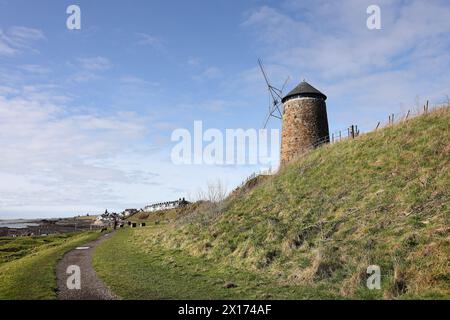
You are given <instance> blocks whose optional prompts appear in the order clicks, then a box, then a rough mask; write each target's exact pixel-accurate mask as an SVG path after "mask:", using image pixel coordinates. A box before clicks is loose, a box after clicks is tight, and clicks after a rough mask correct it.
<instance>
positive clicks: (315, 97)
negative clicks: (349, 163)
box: [258, 60, 330, 165]
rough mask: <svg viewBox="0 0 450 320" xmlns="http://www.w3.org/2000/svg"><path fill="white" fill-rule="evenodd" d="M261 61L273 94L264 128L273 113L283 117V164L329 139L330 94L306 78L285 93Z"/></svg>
mask: <svg viewBox="0 0 450 320" xmlns="http://www.w3.org/2000/svg"><path fill="white" fill-rule="evenodd" d="M258 63H259V66H260V68H261V71H262V73H263V75H264V79H265V81H266V83H267V88H268V91H269V94H270V97H271V105H269V114H268V116H267V119H266V121H265V123H264V128H265V127H266V126H267V123H268V121H269V119H270V118H271V117H274V118H277V119H281V120H282V133H281V155H280V160H281V165H284V164H286V163H287V162H289V161H291V160H292V159H293V158H295V157H296V156H298V155H299V154H301V153H304V152H306V151H307V150H310V149H311V148H315V147H318V146H320V145H322V144H324V143H329V142H330V134H329V129H328V116H327V106H326V102H325V101H326V100H327V96H326V95H324V94H323V93H322V92H320V91H319V90H317V89H316V88H314V87H313V86H311V85H310V84H309V83H307V82H306V81H302V82H301V83H300V84H299V85H298V86H296V87H295V88H294V89H293V90H292V91H291V92H289V93H288V94H287V95H285V96H284V97H283V89H281V90H280V89H277V88H276V87H274V86H272V85H271V84H270V83H269V80H268V77H267V75H266V72H265V71H264V68H263V66H262V63H261V61H260V60H258ZM286 83H287V81H286V82H285V85H286ZM285 85H283V88H284V86H285ZM281 109H282V110H281Z"/></svg>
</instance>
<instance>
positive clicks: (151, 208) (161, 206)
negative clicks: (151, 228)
mask: <svg viewBox="0 0 450 320" xmlns="http://www.w3.org/2000/svg"><path fill="white" fill-rule="evenodd" d="M188 203H189V202H188V201H186V199H185V198H182V199H178V200H176V201H167V202H159V203H155V204H151V205H148V206H146V207H145V208H144V210H143V211H144V212H156V211H161V210H169V209H175V208H179V207H182V206H185V205H187V204H188Z"/></svg>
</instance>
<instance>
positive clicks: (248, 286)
mask: <svg viewBox="0 0 450 320" xmlns="http://www.w3.org/2000/svg"><path fill="white" fill-rule="evenodd" d="M161 228H164V227H162V226H157V227H146V228H141V229H128V228H127V229H125V230H120V231H118V232H116V234H114V235H113V236H112V237H111V238H110V239H109V240H108V241H105V242H103V243H102V244H100V245H99V246H98V247H97V248H96V250H95V254H94V268H95V270H96V272H97V274H98V275H99V276H100V278H102V280H104V281H105V282H106V283H107V284H108V286H109V287H110V288H111V290H112V291H113V292H114V293H115V294H117V295H118V296H120V297H121V298H123V299H308V298H317V297H321V298H336V297H334V296H331V295H329V294H328V293H327V291H326V290H325V289H324V288H320V287H314V288H312V287H306V286H291V285H288V284H285V285H283V284H279V283H277V282H276V281H274V279H273V278H271V277H264V276H263V275H261V274H258V273H254V272H249V271H246V270H242V269H237V268H233V267H230V266H228V265H226V264H217V263H216V262H215V261H208V260H205V259H202V258H199V257H194V256H191V255H188V254H186V253H184V252H182V251H180V250H168V249H165V248H163V247H160V246H156V245H149V244H148V243H146V242H145V238H143V237H142V236H143V235H149V234H152V233H153V232H155V231H156V230H160V229H161ZM117 248H120V250H117ZM231 283H232V284H234V285H235V286H236V287H234V288H226V284H231Z"/></svg>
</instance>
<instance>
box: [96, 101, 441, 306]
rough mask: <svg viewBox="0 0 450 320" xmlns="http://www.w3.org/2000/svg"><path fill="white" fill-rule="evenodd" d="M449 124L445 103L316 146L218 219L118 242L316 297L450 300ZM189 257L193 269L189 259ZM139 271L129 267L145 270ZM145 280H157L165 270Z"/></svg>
mask: <svg viewBox="0 0 450 320" xmlns="http://www.w3.org/2000/svg"><path fill="white" fill-rule="evenodd" d="M449 128H450V108H446V109H442V110H440V111H438V112H434V113H432V114H429V115H427V116H422V117H419V118H415V119H411V120H409V121H407V122H405V123H402V124H400V125H396V126H393V127H389V128H385V129H383V130H379V131H377V132H373V133H370V134H367V135H364V136H361V137H359V138H357V139H356V140H354V141H344V142H340V143H337V144H334V145H331V146H326V147H324V148H320V149H318V150H315V151H313V152H311V153H310V154H308V155H307V156H305V157H303V158H301V159H299V160H297V161H295V162H293V163H292V164H290V165H289V166H287V167H286V168H284V169H282V170H281V171H280V172H279V173H278V174H277V175H276V176H273V177H271V178H269V179H264V180H263V181H261V182H260V183H259V184H258V185H257V186H256V187H254V188H252V189H251V190H249V191H246V192H237V193H235V194H234V195H232V196H231V197H230V198H229V199H227V200H226V201H225V203H224V205H223V207H222V208H221V214H220V215H218V216H217V212H215V213H214V218H213V219H204V218H202V219H199V220H198V221H199V222H195V219H194V220H190V222H189V223H184V224H182V225H181V226H180V224H179V223H176V224H169V225H167V226H161V227H158V228H156V229H155V228H146V229H140V230H136V231H133V232H132V233H131V234H130V236H129V237H128V238H123V241H122V242H124V243H126V245H127V246H129V247H130V250H131V249H133V248H134V250H136V252H141V253H140V254H139V255H138V254H137V253H136V257H135V259H136V260H138V259H147V258H148V259H153V258H151V257H154V259H156V258H155V256H154V255H155V254H156V253H155V252H154V251H155V250H160V249H158V248H164V250H161V251H160V252H161V255H162V256H161V257H160V258H159V259H160V260H161V261H165V259H167V257H170V253H171V252H177V254H178V255H179V256H182V257H184V258H183V259H181V261H179V262H178V263H180V265H178V263H177V265H178V268H179V270H180V272H185V270H191V269H192V268H199V271H198V273H199V274H200V275H199V276H203V274H202V271H201V270H202V269H201V267H202V265H203V264H204V263H205V264H210V263H211V264H212V265H213V266H215V267H216V268H219V269H220V270H227V268H234V269H236V270H237V269H241V270H246V272H249V273H251V274H253V275H254V276H255V277H257V275H261V276H262V275H264V277H265V278H266V279H270V281H269V282H270V283H271V284H272V285H273V286H284V285H289V286H291V287H292V288H293V290H294V291H295V290H296V289H295V288H296V287H297V286H301V287H302V288H304V287H305V286H307V287H308V288H309V290H306V291H305V292H313V291H314V290H318V291H317V295H316V297H318V298H320V297H323V296H324V295H325V296H335V295H338V296H342V297H352V298H369V297H370V298H411V297H417V298H431V297H437V298H450V285H449V284H450V281H449V280H450V275H449V270H450V268H449V259H448V258H449V256H450V249H449V248H450V246H449V239H450V235H449V230H450V228H449V207H448V205H449V200H450V199H449V185H450V172H449V168H450V166H449V164H450V163H449V159H450V129H449ZM207 214H208V213H203V215H207ZM216 216H217V217H216ZM142 250H144V251H147V253H142ZM173 250H176V251H173ZM164 252H165V253H164ZM191 258H192V259H199V260H192V262H191V263H193V264H194V265H195V267H192V266H189V264H183V261H182V260H184V259H191ZM103 259H105V256H103ZM104 261H105V260H103V262H104ZM133 261H134V260H130V264H133ZM155 261H156V260H155ZM161 261H160V262H158V263H159V265H160V266H159V268H162V270H163V271H161V272H159V273H158V277H161V278H163V279H164V278H166V276H165V275H166V274H165V273H164V271H165V269H164V268H168V269H167V277H169V278H170V277H176V275H177V274H176V273H175V271H173V270H171V269H170V268H169V267H168V264H165V263H164V262H161ZM189 261H190V260H189ZM194 261H197V262H194ZM371 264H376V265H379V266H380V267H381V272H382V290H378V291H369V290H368V289H366V287H365V281H366V277H367V276H366V274H365V272H366V268H367V267H368V266H369V265H371ZM97 265H98V266H99V265H102V261H101V259H100V260H99V261H98V264H97ZM138 265H143V264H139V263H138ZM149 265H150V266H154V263H149ZM124 268H125V265H124ZM137 270H138V269H136V270H135V271H131V273H130V274H125V275H124V277H125V278H128V279H132V278H133V277H137V278H139V276H138V275H137V273H136V272H137ZM149 272H151V271H149ZM169 274H170V275H169ZM209 276H210V277H212V278H214V277H215V275H214V272H212V273H209ZM137 278H136V279H137ZM139 279H140V280H142V281H143V283H140V284H139V283H137V284H136V286H137V287H139V286H140V285H142V286H146V287H147V288H149V290H150V289H151V288H152V285H153V283H152V282H153V281H156V280H157V279H154V278H152V277H149V278H147V280H146V278H145V277H144V278H139ZM106 281H107V282H109V281H108V279H106ZM146 281H147V282H146ZM126 282H127V281H126V280H124V281H123V285H125V286H126ZM190 285H191V287H192V290H196V287H195V283H190ZM249 285H250V286H251V284H249ZM174 286H175V287H176V283H175V282H174ZM113 287H114V285H113ZM137 287H135V288H134V289H136V290H137ZM321 288H326V290H327V292H326V293H325V294H324V293H323V290H320V289H321ZM134 289H133V290H131V288H130V290H129V291H126V289H124V292H123V293H124V294H125V296H129V297H132V296H133V295H134V294H138V293H137V291H134ZM167 290H169V289H167ZM264 290H266V291H267V290H270V288H267V287H266V288H265V289H264ZM171 292H172V291H169V293H167V294H164V295H162V296H164V297H172V296H173V295H171ZM251 292H252V291H251V290H250V291H249V293H248V294H249V295H251ZM119 294H120V293H119ZM205 295H206V296H208V295H207V294H206V293H204V296H205ZM180 296H181V297H184V296H182V295H180ZM204 296H203V297H204ZM276 296H277V295H275V297H276ZM293 297H297V298H302V297H304V296H302V295H301V294H299V295H293ZM306 297H309V295H308V294H306Z"/></svg>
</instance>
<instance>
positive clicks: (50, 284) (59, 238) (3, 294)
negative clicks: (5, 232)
mask: <svg viewBox="0 0 450 320" xmlns="http://www.w3.org/2000/svg"><path fill="white" fill-rule="evenodd" d="M99 235H100V233H98V232H75V233H66V234H61V235H51V236H47V237H19V238H12V237H1V238H0V300H35V299H56V276H55V269H56V265H57V263H58V261H59V259H61V258H62V257H63V256H64V254H65V253H66V252H67V251H70V250H72V249H73V248H75V247H77V246H79V245H82V244H85V243H86V242H88V241H91V240H94V239H95V238H97V237H98V236H99Z"/></svg>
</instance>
